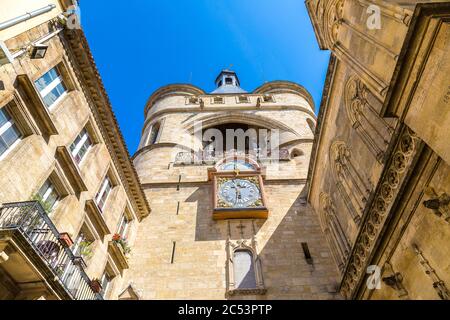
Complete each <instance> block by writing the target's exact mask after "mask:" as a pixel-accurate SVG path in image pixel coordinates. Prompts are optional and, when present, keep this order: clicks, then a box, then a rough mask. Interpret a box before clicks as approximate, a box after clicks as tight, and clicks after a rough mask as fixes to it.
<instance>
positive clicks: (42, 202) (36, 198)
mask: <svg viewBox="0 0 450 320" xmlns="http://www.w3.org/2000/svg"><path fill="white" fill-rule="evenodd" d="M31 201H37V202H39V204H40V205H41V207H42V209H44V211H45V213H46V214H47V215H49V214H50V213H51V212H52V206H51V205H50V203H48V202H47V201H45V200H44V199H42V197H41V196H40V195H38V194H36V195H34V196H33V198H31Z"/></svg>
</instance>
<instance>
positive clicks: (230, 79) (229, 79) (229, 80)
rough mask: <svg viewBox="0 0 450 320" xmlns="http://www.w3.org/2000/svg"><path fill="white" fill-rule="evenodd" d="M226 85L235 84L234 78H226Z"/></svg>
mask: <svg viewBox="0 0 450 320" xmlns="http://www.w3.org/2000/svg"><path fill="white" fill-rule="evenodd" d="M225 84H233V79H232V78H225Z"/></svg>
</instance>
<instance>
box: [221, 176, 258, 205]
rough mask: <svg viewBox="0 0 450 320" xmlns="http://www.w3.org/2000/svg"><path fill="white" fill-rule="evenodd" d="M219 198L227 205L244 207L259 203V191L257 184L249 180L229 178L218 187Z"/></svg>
mask: <svg viewBox="0 0 450 320" xmlns="http://www.w3.org/2000/svg"><path fill="white" fill-rule="evenodd" d="M218 191H219V192H218V194H219V197H220V199H221V200H222V201H223V202H224V203H225V204H226V206H227V207H232V208H246V207H252V206H253V207H254V206H259V205H260V204H261V201H260V199H261V193H260V191H259V188H258V187H257V185H256V184H255V183H253V182H251V181H249V180H244V179H229V180H226V181H225V182H224V183H222V184H221V185H220V187H219V190H218Z"/></svg>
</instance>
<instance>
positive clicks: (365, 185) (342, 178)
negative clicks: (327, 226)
mask: <svg viewBox="0 0 450 320" xmlns="http://www.w3.org/2000/svg"><path fill="white" fill-rule="evenodd" d="M330 161H331V168H332V172H333V175H334V178H335V180H336V183H337V188H338V191H339V193H340V195H341V197H342V200H343V202H344V203H345V205H346V206H347V208H348V211H349V213H350V216H351V217H352V219H353V220H354V221H355V223H356V224H357V225H358V224H359V222H360V220H361V216H362V211H363V209H364V207H365V203H366V202H367V199H368V197H369V194H370V192H371V189H372V187H371V185H370V183H369V182H368V180H364V179H363V177H362V176H361V172H359V170H357V168H356V167H355V166H354V164H353V163H352V161H351V152H350V149H349V148H348V147H347V145H346V144H345V142H343V141H335V142H334V143H333V144H332V145H331V148H330ZM366 181H367V182H366Z"/></svg>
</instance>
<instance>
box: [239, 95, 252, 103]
mask: <svg viewBox="0 0 450 320" xmlns="http://www.w3.org/2000/svg"><path fill="white" fill-rule="evenodd" d="M238 102H239V103H247V102H249V99H248V97H246V96H239V97H238Z"/></svg>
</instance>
